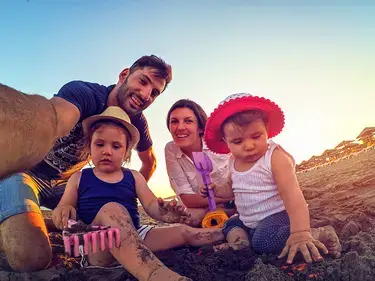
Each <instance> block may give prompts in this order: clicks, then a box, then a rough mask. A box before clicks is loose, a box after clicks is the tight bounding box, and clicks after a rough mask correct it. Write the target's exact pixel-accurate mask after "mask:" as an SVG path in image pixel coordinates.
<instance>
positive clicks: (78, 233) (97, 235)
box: [63, 220, 121, 266]
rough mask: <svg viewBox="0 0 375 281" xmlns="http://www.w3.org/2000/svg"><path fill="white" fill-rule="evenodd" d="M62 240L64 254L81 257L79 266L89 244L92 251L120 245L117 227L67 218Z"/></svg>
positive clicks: (87, 251) (109, 248) (87, 250)
mask: <svg viewBox="0 0 375 281" xmlns="http://www.w3.org/2000/svg"><path fill="white" fill-rule="evenodd" d="M63 240H64V247H65V252H66V254H68V255H70V256H73V257H79V256H81V257H82V260H81V266H83V262H84V256H85V255H88V253H89V244H91V252H92V253H96V252H97V251H98V250H99V251H104V250H105V249H108V250H111V249H112V248H113V246H116V247H120V245H121V240H120V230H119V229H118V228H113V227H104V226H96V225H85V224H84V223H82V222H76V221H74V220H68V227H67V228H66V229H64V230H63Z"/></svg>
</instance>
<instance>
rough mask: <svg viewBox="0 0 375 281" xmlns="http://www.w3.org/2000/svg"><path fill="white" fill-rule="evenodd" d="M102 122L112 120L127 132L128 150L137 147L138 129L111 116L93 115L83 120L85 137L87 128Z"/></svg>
mask: <svg viewBox="0 0 375 281" xmlns="http://www.w3.org/2000/svg"><path fill="white" fill-rule="evenodd" d="M102 120H112V121H115V122H116V123H120V124H121V125H123V126H124V127H125V128H126V129H127V130H128V131H129V134H130V137H131V140H130V143H129V148H130V149H134V148H135V147H136V146H137V144H138V142H139V131H138V129H137V128H136V127H135V126H134V125H132V124H131V123H129V122H126V121H125V120H123V119H120V118H116V117H114V116H112V115H105V114H104V115H103V114H100V115H93V116H90V117H88V118H86V119H85V120H83V121H82V126H83V132H84V133H85V135H87V133H88V130H89V128H90V127H91V126H92V125H93V124H94V123H95V122H97V121H102Z"/></svg>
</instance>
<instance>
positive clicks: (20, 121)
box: [0, 84, 80, 179]
mask: <svg viewBox="0 0 375 281" xmlns="http://www.w3.org/2000/svg"><path fill="white" fill-rule="evenodd" d="M79 116H80V113H79V110H78V108H77V107H76V106H74V105H73V104H71V103H69V102H67V101H65V100H63V99H61V98H58V97H54V98H52V99H51V100H48V99H46V98H44V97H42V96H39V95H27V94H24V93H22V92H20V91H17V90H15V89H12V88H10V87H8V86H5V85H2V84H0V179H2V178H5V177H7V176H9V175H10V174H13V173H16V172H20V171H24V170H27V169H29V168H31V167H33V166H34V165H36V164H37V163H39V162H40V161H41V160H43V158H44V157H45V155H46V154H47V153H48V151H49V150H50V149H51V148H52V147H53V145H54V143H55V141H56V139H57V138H58V137H59V136H63V135H65V134H67V133H68V132H69V131H70V130H71V129H72V128H73V126H74V124H75V123H77V121H78V119H79Z"/></svg>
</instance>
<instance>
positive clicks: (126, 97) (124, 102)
mask: <svg viewBox="0 0 375 281" xmlns="http://www.w3.org/2000/svg"><path fill="white" fill-rule="evenodd" d="M133 95H135V96H136V97H137V98H138V99H139V100H141V97H140V94H139V93H137V92H135V91H132V90H131V89H130V88H128V87H127V86H126V85H125V84H123V85H122V86H121V87H120V88H119V89H118V94H117V102H118V104H119V106H120V107H121V108H122V109H123V110H124V111H125V112H126V113H127V114H128V115H129V116H131V115H136V114H138V113H141V112H142V111H143V110H144V109H145V104H144V102H143V101H142V100H141V102H142V103H143V104H141V105H140V106H138V107H137V108H134V107H132V106H131V104H130V103H129V101H130V100H131V97H132V96H133ZM132 103H134V101H132Z"/></svg>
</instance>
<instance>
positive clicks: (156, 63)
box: [129, 55, 172, 90]
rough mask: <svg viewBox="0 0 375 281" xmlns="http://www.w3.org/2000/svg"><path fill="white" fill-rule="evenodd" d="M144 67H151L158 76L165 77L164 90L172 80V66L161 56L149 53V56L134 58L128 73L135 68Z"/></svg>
mask: <svg viewBox="0 0 375 281" xmlns="http://www.w3.org/2000/svg"><path fill="white" fill-rule="evenodd" d="M144 67H151V68H153V69H156V71H157V72H156V75H157V77H159V78H162V79H165V80H166V84H165V88H164V90H165V89H166V88H167V86H168V84H169V82H171V80H172V67H171V66H170V65H169V64H167V63H166V62H165V61H164V60H162V59H161V58H159V57H157V56H155V55H151V56H143V57H141V58H139V59H137V60H136V62H135V63H133V65H132V66H131V67H130V69H129V70H130V73H132V72H134V71H135V70H137V69H140V68H144Z"/></svg>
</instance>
